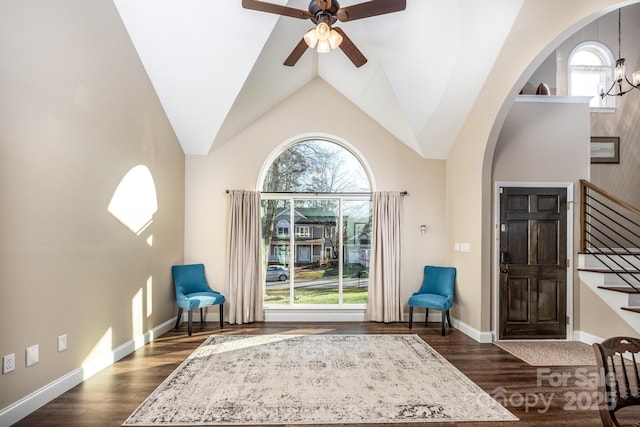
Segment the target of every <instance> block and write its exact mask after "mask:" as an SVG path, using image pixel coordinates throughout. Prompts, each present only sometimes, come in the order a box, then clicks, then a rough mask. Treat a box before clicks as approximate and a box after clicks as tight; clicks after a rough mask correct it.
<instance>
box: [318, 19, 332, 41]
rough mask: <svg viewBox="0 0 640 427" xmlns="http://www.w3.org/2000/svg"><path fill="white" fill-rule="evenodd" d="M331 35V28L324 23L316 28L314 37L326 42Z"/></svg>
mask: <svg viewBox="0 0 640 427" xmlns="http://www.w3.org/2000/svg"><path fill="white" fill-rule="evenodd" d="M329 34H331V27H329V25H328V24H327V23H326V22H321V23H319V24H318V26H317V27H316V36H317V37H318V39H319V40H327V39H328V38H329Z"/></svg>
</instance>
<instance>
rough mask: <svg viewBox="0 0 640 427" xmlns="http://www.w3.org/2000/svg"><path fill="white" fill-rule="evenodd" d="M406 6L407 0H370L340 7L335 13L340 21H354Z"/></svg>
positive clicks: (402, 8) (398, 9) (403, 8)
mask: <svg viewBox="0 0 640 427" xmlns="http://www.w3.org/2000/svg"><path fill="white" fill-rule="evenodd" d="M406 8H407V0H372V1H368V2H364V3H358V4H354V5H353V6H347V7H341V8H340V9H338V13H337V14H336V16H337V18H338V19H339V20H340V21H341V22H347V21H355V20H356V19H362V18H368V17H370V16H377V15H384V14H386V13H393V12H399V11H401V10H405V9H406Z"/></svg>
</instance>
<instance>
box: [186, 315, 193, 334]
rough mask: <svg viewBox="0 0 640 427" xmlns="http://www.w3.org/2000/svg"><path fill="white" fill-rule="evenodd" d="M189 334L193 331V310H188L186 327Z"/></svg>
mask: <svg viewBox="0 0 640 427" xmlns="http://www.w3.org/2000/svg"><path fill="white" fill-rule="evenodd" d="M187 332H188V333H189V336H191V334H192V333H193V310H189V326H188V327H187Z"/></svg>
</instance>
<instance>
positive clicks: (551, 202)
mask: <svg viewBox="0 0 640 427" xmlns="http://www.w3.org/2000/svg"><path fill="white" fill-rule="evenodd" d="M499 262H500V297H499V299H500V308H499V311H500V322H499V328H500V331H499V338H500V339H531V338H566V329H567V313H566V311H567V190H566V188H521V187H517V188H516V187H503V188H501V189H500V260H499Z"/></svg>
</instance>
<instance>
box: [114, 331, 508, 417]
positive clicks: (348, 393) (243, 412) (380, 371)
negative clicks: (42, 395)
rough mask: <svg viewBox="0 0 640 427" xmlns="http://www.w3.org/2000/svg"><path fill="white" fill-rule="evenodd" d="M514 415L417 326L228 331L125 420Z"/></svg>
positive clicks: (207, 343) (208, 343)
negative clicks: (395, 330) (343, 331)
mask: <svg viewBox="0 0 640 427" xmlns="http://www.w3.org/2000/svg"><path fill="white" fill-rule="evenodd" d="M514 420H517V418H516V417H515V416H514V415H513V414H511V412H509V411H508V410H506V409H505V408H504V407H502V406H501V405H500V404H499V403H498V402H496V401H495V400H494V399H492V398H491V397H490V396H489V395H488V394H487V393H485V392H484V391H483V390H482V389H480V387H478V386H477V385H476V384H474V383H473V382H471V380H469V379H468V378H467V377H466V376H465V375H464V374H462V373H461V372H460V371H459V370H458V369H456V368H455V367H454V366H453V365H451V364H450V363H449V362H448V361H447V360H445V359H444V358H443V357H442V356H441V355H440V354H438V353H437V352H436V351H435V350H434V349H433V348H431V347H430V346H429V345H428V344H426V343H425V342H424V341H423V340H422V339H420V338H419V337H418V336H417V335H263V336H253V335H227V336H211V337H209V338H208V339H207V340H206V341H205V342H204V343H203V344H202V345H201V346H200V347H199V348H198V349H196V350H195V351H194V352H193V353H192V354H191V355H190V356H189V357H188V358H187V359H186V360H185V361H184V362H183V363H182V364H181V365H180V366H179V367H178V368H177V369H176V370H175V371H174V372H173V373H172V374H171V375H170V376H169V377H168V378H167V379H166V380H165V381H164V382H163V383H162V384H161V385H160V386H159V387H158V388H157V389H156V390H155V391H154V392H153V393H152V394H151V395H150V396H149V397H148V398H147V399H146V400H145V401H144V402H143V403H142V405H140V407H138V409H136V410H135V411H134V412H133V414H132V415H131V416H130V417H129V418H128V419H127V420H126V421H125V423H124V424H123V425H125V426H135V425H146V426H166V425H238V424H331V423H374V424H380V423H386V422H428V421H440V422H441V421H514Z"/></svg>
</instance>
